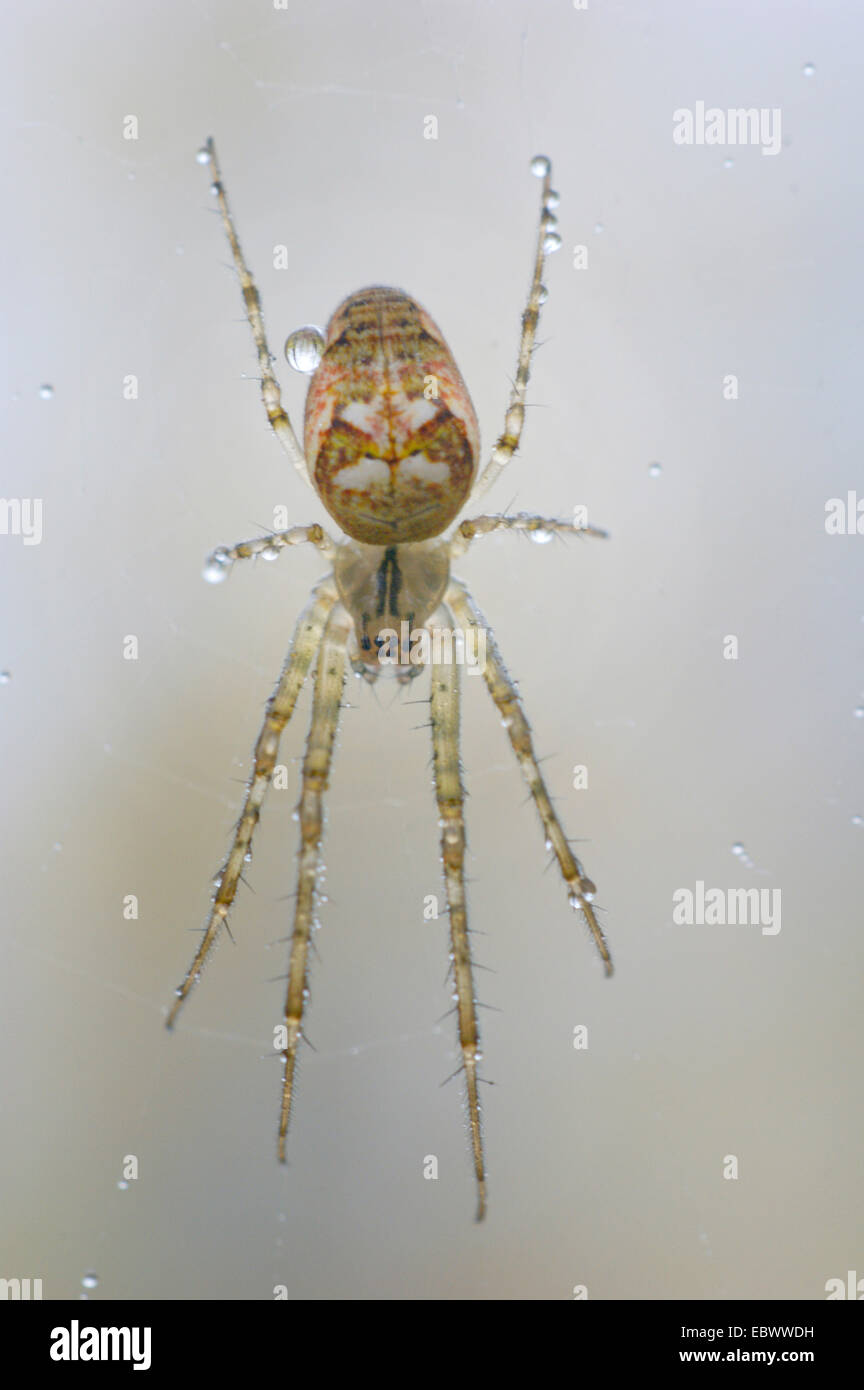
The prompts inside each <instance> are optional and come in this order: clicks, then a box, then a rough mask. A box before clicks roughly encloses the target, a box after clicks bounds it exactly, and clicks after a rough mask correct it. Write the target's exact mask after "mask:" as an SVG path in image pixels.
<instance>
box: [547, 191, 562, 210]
mask: <svg viewBox="0 0 864 1390" xmlns="http://www.w3.org/2000/svg"><path fill="white" fill-rule="evenodd" d="M546 206H547V208H557V207H560V206H561V194H560V193H559V192H558V189H557V188H550V189H549V192H548V193H547V195H546Z"/></svg>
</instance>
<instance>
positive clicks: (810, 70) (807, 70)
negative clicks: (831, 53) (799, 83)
mask: <svg viewBox="0 0 864 1390" xmlns="http://www.w3.org/2000/svg"><path fill="white" fill-rule="evenodd" d="M801 71H802V72H803V74H804V76H805V77H812V76H813V75H814V73H815V72H816V64H815V63H805V64H804V66H803V68H802V69H801Z"/></svg>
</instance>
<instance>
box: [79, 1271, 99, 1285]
mask: <svg viewBox="0 0 864 1390" xmlns="http://www.w3.org/2000/svg"><path fill="white" fill-rule="evenodd" d="M81 1286H82V1288H85V1289H95V1288H98V1286H99V1275H98V1274H94V1273H93V1271H92V1270H88V1271H87V1273H86V1274H85V1275H84V1277H83V1279H82V1280H81Z"/></svg>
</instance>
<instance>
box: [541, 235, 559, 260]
mask: <svg viewBox="0 0 864 1390" xmlns="http://www.w3.org/2000/svg"><path fill="white" fill-rule="evenodd" d="M560 245H561V238H560V236H559V235H558V233H557V232H547V233H546V235H545V236H544V238H543V250H544V251H545V252H546V254H547V255H549V256H551V254H552V252H553V251H557V250H558V247H559V246H560Z"/></svg>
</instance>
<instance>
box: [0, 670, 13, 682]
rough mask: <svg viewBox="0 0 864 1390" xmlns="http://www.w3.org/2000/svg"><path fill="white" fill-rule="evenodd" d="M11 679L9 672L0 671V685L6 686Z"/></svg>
mask: <svg viewBox="0 0 864 1390" xmlns="http://www.w3.org/2000/svg"><path fill="white" fill-rule="evenodd" d="M11 679H12V672H11V671H0V685H8V684H9V682H10V681H11Z"/></svg>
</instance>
